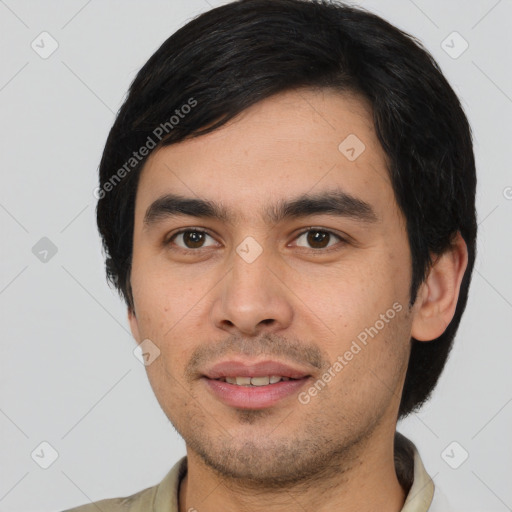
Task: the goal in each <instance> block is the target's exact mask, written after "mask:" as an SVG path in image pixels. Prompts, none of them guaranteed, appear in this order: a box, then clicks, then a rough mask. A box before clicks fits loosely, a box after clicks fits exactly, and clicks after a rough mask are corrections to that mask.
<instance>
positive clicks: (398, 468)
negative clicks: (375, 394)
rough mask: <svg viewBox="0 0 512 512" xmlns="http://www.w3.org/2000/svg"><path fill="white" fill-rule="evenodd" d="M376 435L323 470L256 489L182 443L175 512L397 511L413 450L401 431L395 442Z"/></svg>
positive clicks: (406, 487)
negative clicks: (183, 469) (182, 462)
mask: <svg viewBox="0 0 512 512" xmlns="http://www.w3.org/2000/svg"><path fill="white" fill-rule="evenodd" d="M375 434H376V435H374V436H372V439H370V440H367V441H366V442H365V443H363V442H361V443H359V444H358V445H354V449H353V450H352V451H351V454H350V455H349V454H348V453H344V454H343V460H337V458H336V456H335V455H333V457H332V460H331V461H329V462H330V463H329V465H326V467H325V469H324V470H322V474H318V475H314V476H312V477H311V478H308V480H307V481H304V482H298V483H294V484H293V485H290V486H288V487H280V488H276V487H272V488H261V487H256V486H254V485H251V483H250V482H244V481H239V480H236V479H233V478H230V477H228V476H225V475H221V474H218V473H216V472H215V470H213V469H212V468H210V467H209V466H208V465H206V464H205V462H204V461H203V460H202V459H201V458H200V457H199V456H198V455H197V453H195V452H194V451H193V450H190V449H189V448H188V447H187V466H188V469H187V474H186V475H185V477H184V478H183V480H182V482H181V485H180V489H179V512H188V511H192V512H193V511H200V512H217V511H218V510H223V511H225V512H239V511H240V510H247V511H249V510H265V511H268V512H292V511H293V512H296V511H297V510H315V511H316V512H324V511H325V512H326V511H329V512H331V511H332V510H343V511H344V512H356V511H357V512H371V511H374V510H379V511H380V512H399V511H400V510H401V509H402V507H403V504H404V501H405V498H406V495H407V492H408V490H409V487H410V484H411V481H412V474H411V467H410V464H409V465H408V464H407V463H406V462H407V460H406V459H407V458H410V457H412V452H411V451H410V449H409V448H410V446H409V445H408V444H407V440H406V439H405V438H404V437H403V436H401V435H400V434H397V435H396V437H395V442H393V435H394V432H390V433H387V434H388V435H386V436H385V438H383V437H384V436H383V435H382V433H381V434H380V435H379V434H378V433H377V432H375ZM394 445H395V449H394ZM395 457H396V461H395ZM404 461H405V463H404ZM397 473H398V475H399V477H400V479H399V477H398V476H397Z"/></svg>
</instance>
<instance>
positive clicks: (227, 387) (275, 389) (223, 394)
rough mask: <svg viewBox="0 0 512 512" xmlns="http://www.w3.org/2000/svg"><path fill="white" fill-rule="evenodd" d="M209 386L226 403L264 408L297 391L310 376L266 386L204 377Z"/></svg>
mask: <svg viewBox="0 0 512 512" xmlns="http://www.w3.org/2000/svg"><path fill="white" fill-rule="evenodd" d="M202 380H204V381H205V383H206V385H207V386H208V388H209V389H210V390H211V391H212V392H213V394H214V395H215V396H216V397H217V398H219V399H220V400H221V401H222V402H224V403H225V404H226V405H230V406H232V407H238V408H240V409H264V408H266V407H271V406H272V405H274V404H276V403H277V402H279V400H282V399H283V398H286V397H288V396H290V395H293V394H295V393H297V391H298V390H299V389H300V388H301V387H302V386H304V384H305V383H306V382H307V381H308V380H309V377H304V378H302V379H296V380H282V381H280V382H277V383H276V384H268V385H266V386H238V385H236V384H229V383H228V382H224V381H221V380H214V379H208V378H207V377H203V378H202Z"/></svg>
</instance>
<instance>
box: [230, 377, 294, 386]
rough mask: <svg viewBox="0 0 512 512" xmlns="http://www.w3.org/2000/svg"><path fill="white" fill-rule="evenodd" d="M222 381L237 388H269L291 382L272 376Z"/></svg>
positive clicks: (233, 378)
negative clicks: (280, 383)
mask: <svg viewBox="0 0 512 512" xmlns="http://www.w3.org/2000/svg"><path fill="white" fill-rule="evenodd" d="M221 380H225V381H226V382H227V383H228V384H236V385H237V386H267V385H268V384H276V383H277V382H280V381H282V380H290V377H281V376H279V375H271V376H267V377H226V378H225V379H221Z"/></svg>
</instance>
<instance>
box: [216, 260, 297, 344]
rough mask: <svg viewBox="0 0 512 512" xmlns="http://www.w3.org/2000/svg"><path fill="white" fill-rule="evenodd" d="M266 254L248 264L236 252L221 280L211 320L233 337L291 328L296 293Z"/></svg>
mask: <svg viewBox="0 0 512 512" xmlns="http://www.w3.org/2000/svg"><path fill="white" fill-rule="evenodd" d="M265 253H266V251H263V253H262V254H261V255H260V256H259V257H258V258H257V259H256V260H255V261H252V262H248V261H246V260H245V259H244V258H242V257H241V256H240V255H239V254H238V253H235V252H234V254H233V258H232V268H231V271H230V272H228V274H227V275H226V277H225V278H224V279H223V280H222V282H221V283H222V284H221V286H220V287H219V288H218V289H217V290H218V297H216V298H215V300H214V302H213V304H212V311H211V315H212V320H213V322H214V324H215V326H216V327H217V328H219V329H223V330H225V331H228V332H230V333H231V334H244V335H246V336H257V335H259V334H261V333H262V332H263V331H267V332H278V331H280V330H282V329H286V328H287V327H288V326H289V325H290V323H291V321H292V318H293V308H292V303H291V300H290V299H291V297H292V296H293V294H292V292H291V290H290V289H289V288H287V286H286V285H285V284H284V283H283V281H284V280H285V279H284V274H283V271H282V269H281V268H280V265H278V264H277V263H276V261H277V260H275V259H274V260H272V258H270V257H267V256H266V254H265ZM278 267H279V268H278ZM277 276H279V278H278V277H277Z"/></svg>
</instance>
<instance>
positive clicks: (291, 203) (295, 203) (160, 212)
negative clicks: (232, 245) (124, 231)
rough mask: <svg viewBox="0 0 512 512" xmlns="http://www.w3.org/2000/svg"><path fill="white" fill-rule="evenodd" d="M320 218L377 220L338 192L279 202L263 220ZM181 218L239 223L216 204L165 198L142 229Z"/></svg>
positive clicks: (356, 201) (358, 202)
mask: <svg viewBox="0 0 512 512" xmlns="http://www.w3.org/2000/svg"><path fill="white" fill-rule="evenodd" d="M319 214H326V215H332V216H336V217H348V218H351V219H354V220H357V221H361V222H365V223H373V222H377V220H378V218H377V215H376V213H375V211H374V210H373V208H372V207H371V205H370V204H368V203H367V202H365V201H363V200H362V199H359V198H357V197H354V196H353V195H350V194H348V193H346V192H343V191H340V190H335V191H325V192H322V193H317V194H303V195H301V196H298V197H296V198H293V199H286V200H280V201H278V202H277V203H276V204H274V205H269V206H267V208H266V209H265V211H264V219H265V221H266V222H267V223H268V224H278V223H279V222H282V221H283V220H287V219H297V218H303V217H307V216H311V215H319ZM180 216H188V217H197V218H202V219H216V220H219V221H221V222H224V223H226V224H236V223H237V222H239V221H240V216H239V215H237V214H235V213H232V212H230V211H229V210H228V209H226V208H225V207H224V206H223V205H222V204H220V203H216V202H215V201H210V200H206V199H197V198H191V197H184V196H181V195H177V194H166V195H164V196H162V197H160V198H158V199H156V200H155V201H154V202H153V203H152V204H151V205H150V206H149V208H148V209H147V210H146V214H145V216H144V225H145V226H147V227H148V228H149V227H151V226H152V225H153V224H156V223H158V222H159V221H161V220H163V219H167V218H169V217H180Z"/></svg>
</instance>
